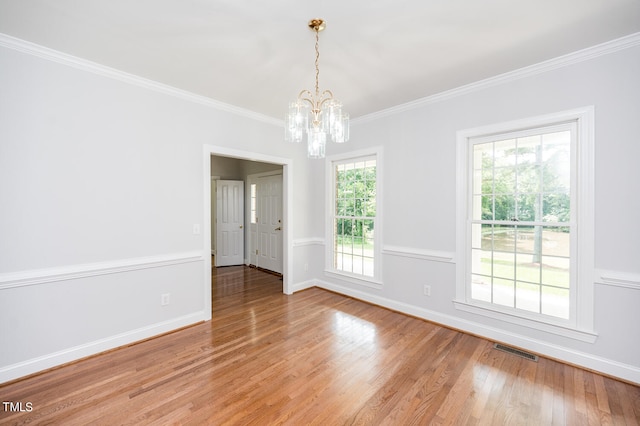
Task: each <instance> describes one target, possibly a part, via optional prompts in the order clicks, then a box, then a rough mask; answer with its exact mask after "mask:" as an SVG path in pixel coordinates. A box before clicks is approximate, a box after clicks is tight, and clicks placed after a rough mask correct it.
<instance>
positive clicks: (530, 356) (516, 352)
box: [493, 343, 538, 362]
mask: <svg viewBox="0 0 640 426" xmlns="http://www.w3.org/2000/svg"><path fill="white" fill-rule="evenodd" d="M493 348H494V349H497V350H499V351H502V352H508V353H510V354H514V355H518V356H519V357H521V358H526V359H528V360H531V361H534V362H538V356H537V355H534V354H530V353H529V352H525V351H521V350H520V349H516V348H512V347H510V346H505V345H501V344H500V343H494V344H493Z"/></svg>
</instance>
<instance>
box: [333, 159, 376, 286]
mask: <svg viewBox="0 0 640 426" xmlns="http://www.w3.org/2000/svg"><path fill="white" fill-rule="evenodd" d="M328 164H329V167H330V170H329V173H328V176H329V179H330V182H329V188H332V191H330V192H331V200H330V203H328V204H329V206H331V207H330V208H331V211H330V215H329V222H328V224H327V228H328V232H327V234H328V238H327V240H328V241H331V243H330V244H328V246H330V247H328V251H327V259H328V265H327V266H328V271H330V272H334V273H338V274H341V275H343V276H348V277H352V278H356V279H358V280H365V281H368V282H376V281H377V280H378V279H379V276H380V273H379V270H380V265H379V258H380V255H379V253H380V243H379V233H380V229H379V219H378V218H379V216H380V197H379V196H380V174H379V154H378V153H372V154H366V155H357V156H349V157H348V158H340V159H336V158H334V159H333V160H332V161H329V162H328ZM378 284H379V283H378Z"/></svg>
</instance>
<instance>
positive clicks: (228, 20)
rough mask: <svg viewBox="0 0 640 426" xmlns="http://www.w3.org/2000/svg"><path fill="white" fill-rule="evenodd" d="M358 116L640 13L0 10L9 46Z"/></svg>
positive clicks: (310, 6) (638, 26) (555, 51)
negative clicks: (326, 104) (308, 97)
mask: <svg viewBox="0 0 640 426" xmlns="http://www.w3.org/2000/svg"><path fill="white" fill-rule="evenodd" d="M312 18H322V19H324V20H325V21H326V22H327V28H326V30H325V31H323V32H321V33H320V89H321V90H323V89H330V90H332V91H333V93H334V95H335V97H336V98H338V99H340V100H341V101H342V102H343V104H344V105H345V110H346V111H348V112H350V113H351V117H352V118H354V117H360V116H363V115H366V114H369V113H373V112H376V111H380V110H383V109H386V108H390V107H393V106H396V105H400V104H403V103H406V102H409V101H413V100H416V99H420V98H423V97H426V96H429V95H433V94H436V93H440V92H443V91H446V90H449V89H453V88H456V87H459V86H462V85H465V84H469V83H473V82H475V81H479V80H482V79H485V78H488V77H491V76H495V75H498V74H501V73H505V72H508V71H513V70H516V69H519V68H522V67H525V66H528V65H533V64H536V63H539V62H542V61H544V60H548V59H552V58H555V57H558V56H561V55H564V54H567V53H570V52H574V51H577V50H580V49H583V48H587V47H590V46H594V45H596V44H600V43H603V42H606V41H610V40H613V39H616V38H619V37H622V36H625V35H629V34H632V33H636V32H640V1H639V0H519V1H514V0H483V1H478V0H324V1H323V0H317V1H314V2H312V1H308V0H272V1H264V0H263V1H260V0H29V1H25V0H0V33H4V34H7V35H10V36H13V37H17V38H20V39H23V40H26V41H30V42H33V43H36V44H39V45H42V46H46V47H49V48H52V49H55V50H58V51H61V52H64V53H68V54H71V55H74V56H78V57H81V58H85V59H88V60H90V61H93V62H97V63H99V64H103V65H106V66H109V67H112V68H116V69H119V70H122V71H125V72H128V73H131V74H135V75H138V76H141V77H145V78H148V79H151V80H155V81H158V82H161V83H164V84H167V85H170V86H173V87H176V88H179V89H183V90H186V91H189V92H192V93H196V94H199V95H203V96H207V97H210V98H212V99H215V100H218V101H221V102H225V103H228V104H232V105H235V106H239V107H242V108H245V109H248V110H251V111H254V112H258V113H262V114H265V115H267V116H271V117H275V118H282V117H283V116H284V112H285V110H286V108H287V104H288V102H289V101H290V100H293V99H295V97H296V96H297V94H298V92H300V90H302V89H314V85H315V68H314V60H315V52H314V44H315V40H314V37H315V34H314V32H313V31H310V30H309V29H308V27H307V22H308V21H309V20H310V19H312Z"/></svg>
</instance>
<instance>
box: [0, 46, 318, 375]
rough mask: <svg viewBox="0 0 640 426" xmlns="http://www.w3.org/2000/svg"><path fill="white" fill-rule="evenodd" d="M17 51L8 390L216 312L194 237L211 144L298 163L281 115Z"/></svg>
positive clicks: (0, 322)
mask: <svg viewBox="0 0 640 426" xmlns="http://www.w3.org/2000/svg"><path fill="white" fill-rule="evenodd" d="M0 36H1V35H0ZM12 43H15V42H14V41H11V40H10V41H7V40H6V39H2V40H0V93H1V95H0V205H1V207H0V341H2V344H1V345H0V382H3V381H6V380H10V379H13V378H16V377H20V376H23V375H25V374H29V373H33V372H35V371H39V370H41V369H44V368H48V367H51V366H54V365H58V364H60V363H63V362H67V361H70V360H74V359H77V358H79V357H82V356H86V355H89V354H93V353H96V352H99V351H102V350H105V349H110V348H112V347H116V346H119V345H122V344H126V343H130V342H132V341H136V340H139V339H142V338H146V337H148V336H152V335H155V334H158V333H162V332H166V331H169V330H172V329H175V328H177V327H181V326H184V325H187V324H191V323H194V322H197V321H201V320H203V319H206V318H208V317H210V314H211V313H210V312H207V304H206V297H205V292H206V286H207V285H208V284H207V283H208V280H209V281H210V275H209V276H208V277H207V276H206V275H207V274H206V273H205V272H204V269H205V262H206V256H205V254H206V255H207V256H208V252H207V251H206V250H205V249H204V235H203V232H201V234H200V235H194V234H193V225H194V224H199V225H200V226H201V229H202V230H204V229H205V227H204V226H203V220H204V214H203V212H204V211H205V206H204V203H205V201H204V199H205V197H204V195H203V193H204V186H205V185H204V182H205V179H208V178H209V177H208V176H207V177H206V178H205V176H204V175H203V173H204V167H203V146H204V145H215V146H223V147H229V148H233V149H236V150H244V151H247V152H257V153H261V152H264V153H268V154H270V155H276V156H280V157H285V158H290V157H291V156H290V155H289V152H288V151H287V150H291V147H290V146H288V145H287V144H285V143H284V142H283V141H282V128H281V125H280V123H279V122H278V121H277V120H272V119H267V118H266V117H260V116H258V115H257V114H253V113H250V112H243V111H240V110H238V109H237V108H236V109H234V108H232V107H230V108H225V107H224V106H220V105H218V104H216V103H215V101H212V102H208V101H207V100H204V99H201V98H198V97H195V96H190V95H189V94H185V93H182V92H179V91H175V90H172V89H171V88H166V87H162V86H160V85H157V84H154V83H153V82H148V81H144V80H142V79H137V78H135V77H133V76H127V75H124V74H122V73H118V72H116V71H114V70H109V69H104V68H102V67H99V66H96V65H95V64H90V63H86V62H84V61H82V60H79V59H77V58H71V57H68V56H65V55H62V54H59V53H57V52H53V51H49V50H48V49H44V48H39V47H37V46H36V47H34V46H31V45H29V44H24V45H22V44H20V43H19V42H18V44H17V45H13V44H12ZM302 155H303V153H302V152H301V153H300V154H299V155H298V154H297V153H295V152H294V153H293V157H297V159H301V158H303V157H302ZM305 160H306V159H305ZM296 161H297V160H296ZM301 170H302V168H301ZM295 178H296V182H297V184H299V183H300V182H301V183H302V184H305V183H304V181H305V179H306V178H307V177H305V175H304V174H302V175H301V176H296V177H295ZM297 208H298V210H299V211H302V213H303V214H304V206H300V205H298V206H297ZM207 228H208V226H207ZM163 293H170V295H171V297H170V304H169V305H168V306H164V307H163V306H161V305H160V297H161V294H163Z"/></svg>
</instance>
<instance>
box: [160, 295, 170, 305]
mask: <svg viewBox="0 0 640 426" xmlns="http://www.w3.org/2000/svg"><path fill="white" fill-rule="evenodd" d="M170 298H171V293H163V294H161V295H160V305H161V306H167V305H168V304H169V301H170Z"/></svg>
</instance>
